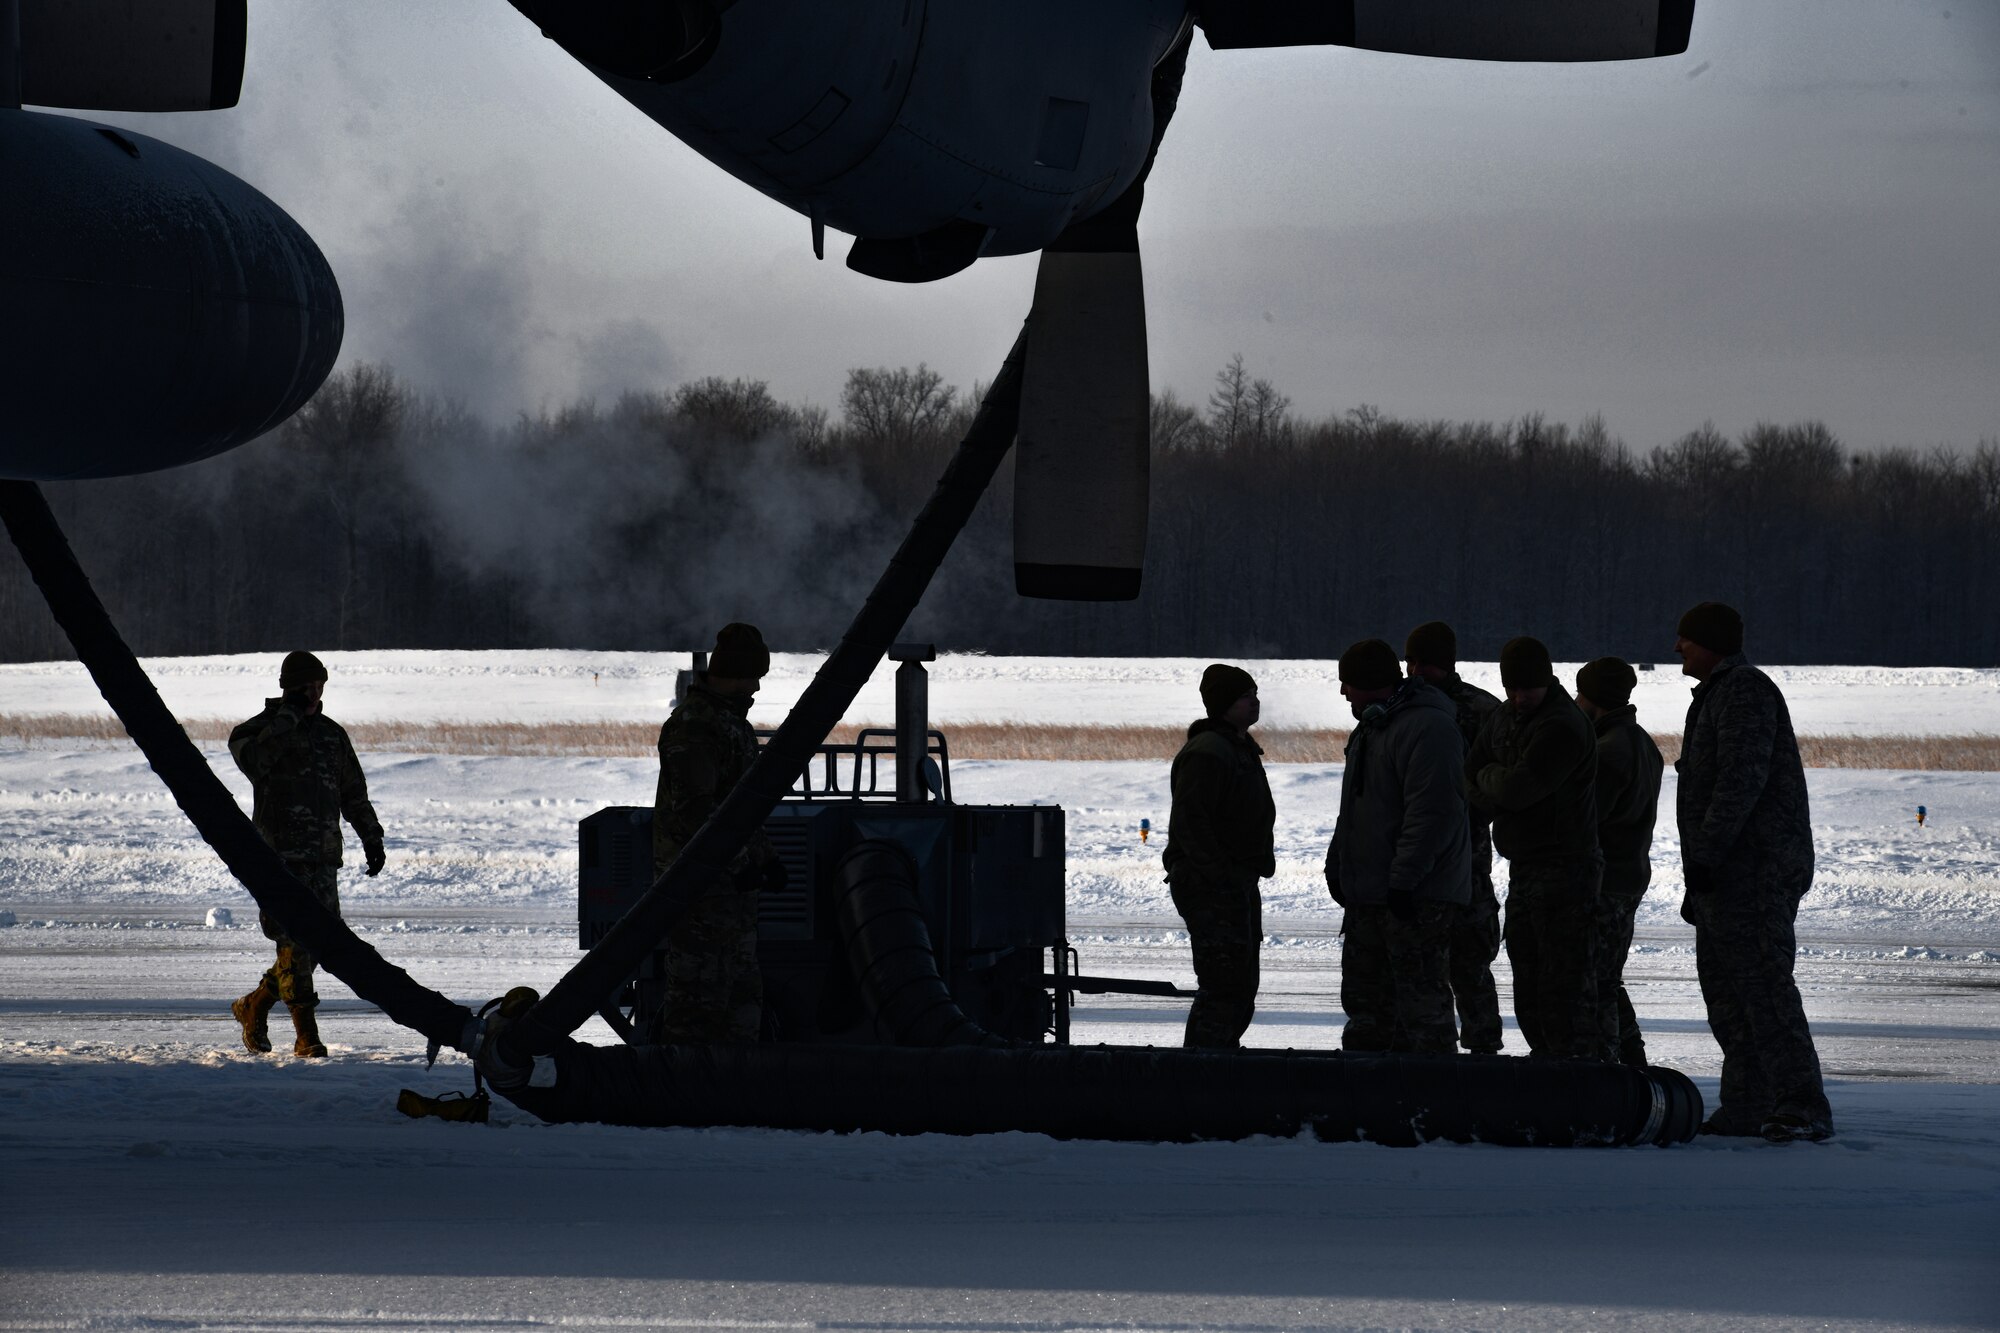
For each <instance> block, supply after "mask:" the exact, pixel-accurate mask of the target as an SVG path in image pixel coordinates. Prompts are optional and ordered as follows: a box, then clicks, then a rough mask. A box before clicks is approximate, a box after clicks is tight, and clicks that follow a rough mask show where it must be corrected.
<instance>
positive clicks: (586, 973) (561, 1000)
mask: <svg viewBox="0 0 2000 1333" xmlns="http://www.w3.org/2000/svg"><path fill="white" fill-rule="evenodd" d="M1025 342H1026V335H1025V333H1024V334H1023V335H1022V336H1021V337H1018V338H1016V339H1015V340H1014V349H1013V350H1012V351H1011V352H1009V353H1008V354H1007V360H1006V362H1005V363H1004V364H1003V365H1002V366H1001V367H1000V373H999V375H998V376H996V377H995V378H994V380H993V384H992V386H991V387H990V388H988V389H987V391H986V397H985V398H984V399H983V400H981V402H980V404H979V412H978V415H976V416H975V417H974V418H973V420H972V428H971V429H970V430H968V431H967V432H966V435H965V439H964V440H963V441H961V442H960V443H959V446H958V451H957V452H956V453H954V454H953V455H952V458H951V462H950V463H949V464H948V465H947V466H946V467H945V470H944V474H943V475H942V476H941V477H940V478H939V479H938V484H937V489H936V490H934V491H933V492H932V493H931V498H930V500H929V501H928V502H927V503H926V504H925V505H924V508H923V511H922V512H921V513H919V514H918V515H917V518H916V521H915V523H913V524H912V525H911V527H910V532H909V535H908V536H906V537H905V538H904V539H903V544H902V545H901V546H899V547H898V548H896V554H895V555H894V556H892V557H891V558H890V560H889V566H888V568H887V569H885V570H883V572H882V577H881V578H880V579H878V580H876V583H875V587H874V590H873V591H872V592H870V593H869V594H868V600H867V602H866V603H864V604H863V606H862V608H861V611H860V613H859V614H857V615H856V616H855V617H854V622H853V623H852V624H851V625H849V626H848V629H847V633H846V634H845V635H844V636H843V637H842V638H841V641H840V645H839V646H838V647H837V648H835V649H834V650H833V653H832V655H831V656H829V657H828V658H827V660H826V662H825V664H824V665H822V666H821V667H820V669H819V672H818V673H817V674H816V675H815V676H814V677H813V679H812V683H811V684H810V685H808V686H806V690H805V693H804V694H802V695H801V696H800V697H799V701H798V703H796V704H794V705H793V706H792V711H791V712H790V713H789V714H788V715H787V716H786V718H785V720H784V722H783V723H782V724H781V725H780V726H779V727H778V730H777V731H776V733H774V734H773V735H772V737H771V739H770V740H769V741H768V742H766V744H765V745H764V748H763V750H762V751H761V752H760V753H759V754H758V756H757V760H756V762H755V763H753V764H751V765H750V769H749V771H748V772H746V773H745V774H744V775H743V777H742V780H741V781H739V782H738V783H737V784H736V786H735V787H734V788H733V789H732V790H731V791H730V793H729V795H728V796H726V797H724V798H723V800H722V802H721V804H719V805H717V806H716V808H715V811H714V813H712V814H711V815H709V817H708V822H707V823H705V824H703V825H702V826H701V828H700V829H698V830H697V831H696V832H695V835H694V836H693V837H692V838H690V839H688V842H687V844H686V845H685V846H684V847H682V848H681V853H680V855H679V856H678V857H676V858H675V859H674V863H673V864H672V865H670V866H668V867H667V871H666V873H665V874H663V875H661V876H660V877H659V879H657V880H655V881H654V882H653V886H652V887H651V888H650V889H648V890H646V892H645V893H644V894H643V895H641V897H640V898H639V901H638V902H636V903H634V904H633V905H632V907H631V910H629V911H627V912H626V913H625V915H624V916H623V917H622V918H621V919H620V920H619V922H618V924H617V925H615V926H613V927H612V928H611V930H610V931H609V932H607V933H606V934H605V936H604V938H603V939H601V940H599V941H598V942H597V944H596V945H595V946H593V947H592V948H591V950H590V952H589V953H587V954H585V955H584V956H583V958H582V959H580V960H579V961H578V962H577V964H576V966H574V967H572V968H571V969H570V970H569V974H568V975H567V976H565V977H563V979H562V980H561V981H558V982H557V983H556V984H555V986H554V987H553V988H552V989H551V990H550V991H549V993H548V994H547V995H545V996H543V997H542V999H541V1000H540V1002H539V1003H537V1004H536V1005H535V1007H534V1008H533V1009H532V1010H530V1011H529V1012H528V1013H526V1014H524V1015H523V1016H522V1017H521V1018H520V1019H518V1020H516V1021H515V1022H514V1023H513V1024H512V1026H510V1028H509V1029H508V1031H507V1034H506V1036H505V1037H504V1038H503V1039H501V1040H500V1042H499V1043H498V1047H497V1049H496V1050H494V1051H493V1052H492V1058H493V1059H494V1060H495V1061H496V1062H497V1067H496V1069H493V1070H489V1076H490V1075H491V1074H493V1073H496V1072H498V1073H501V1074H502V1076H503V1077H504V1071H505V1070H506V1069H508V1068H513V1069H524V1068H526V1067H527V1066H528V1065H529V1064H530V1063H531V1062H530V1060H529V1059H528V1057H530V1056H534V1055H540V1054H545V1053H547V1052H550V1051H553V1050H555V1049H556V1047H557V1046H558V1044H559V1043H560V1042H561V1041H562V1039H563V1038H564V1037H565V1036H566V1035H567V1034H569V1033H571V1032H574V1031H575V1030H576V1029H577V1027H578V1025H580V1024H581V1023H583V1022H584V1020H586V1019H588V1018H589V1017H590V1016H591V1015H592V1014H594V1013H596V1012H597V1010H598V1007H599V1006H600V1005H602V1004H603V1003H605V1001H606V1000H607V999H609V998H610V997H611V996H612V995H613V994H614V993H615V992H616V991H617V990H618V989H619V987H621V986H623V985H624V984H625V979H626V978H627V977H629V976H631V975H632V973H633V971H634V970H636V969H637V968H638V966H639V963H640V961H641V960H642V959H644V958H645V957H646V955H647V954H649V953H651V952H652V951H653V950H654V949H656V948H658V947H659V943H660V941H661V940H662V939H664V938H665V937H666V933H667V930H668V929H669V928H670V927H671V926H672V925H673V923H674V922H675V921H676V920H678V919H679V918H680V916H681V914H682V913H683V912H685V911H686V910H687V905H688V904H689V903H690V902H692V901H693V900H694V898H695V897H696V896H697V895H698V894H700V893H701V892H702V891H703V890H704V889H705V888H706V887H707V886H708V885H709V884H710V883H712V882H713V881H714V879H715V877H716V876H717V875H718V874H720V873H721V871H722V869H723V867H724V866H725V865H727V864H728V862H729V860H730V858H732V857H733V856H735V855H736V853H737V851H738V850H739V849H740V848H742V847H743V845H744V844H745V843H746V842H748V841H749V839H750V835H751V834H752V833H753V832H755V831H756V830H757V829H758V828H759V827H761V826H762V824H763V822H764V820H765V819H766V818H767V817H769V815H770V813H771V811H772V809H773V808H774V807H775V806H776V805H777V804H778V802H779V800H780V799H782V798H783V796H784V794H785V793H786V792H787V791H789V790H790V789H791V787H792V784H793V783H794V782H796V781H798V777H799V774H800V773H802V772H804V771H805V767H806V765H807V764H809V763H810V762H812V758H813V756H814V755H815V754H816V753H817V752H818V750H819V746H820V743H821V742H822V741H824V740H825V739H826V737H827V735H828V734H829V733H830V732H831V731H832V730H833V729H834V727H835V726H836V725H838V724H839V722H840V719H841V717H842V716H844V715H845V714H846V712H847V709H848V707H849V706H850V705H851V704H852V703H853V702H854V699H855V696H856V695H858V694H859V693H860V692H861V687H862V686H864V685H866V684H867V683H868V678H869V677H870V676H872V675H874V674H875V668H876V667H877V666H879V665H880V664H881V662H882V657H883V655H884V654H885V653H887V652H888V651H889V645H890V644H892V643H894V642H895V640H896V635H897V634H898V633H900V632H901V630H902V628H903V624H904V622H905V621H907V620H908V619H909V618H910V613H911V612H912V611H914V610H915V609H916V606H917V603H918V601H920V600H921V599H922V597H923V595H924V590H925V589H926V588H928V587H929V586H930V582H931V578H932V577H933V576H934V575H935V574H936V573H937V571H938V566H939V565H941V564H943V563H944V558H945V556H946V554H947V553H948V552H949V551H950V550H951V544H952V542H953V540H954V539H956V538H957V536H958V534H959V531H960V530H961V529H962V528H964V526H965V523H966V520H967V519H969V518H971V517H972V511H973V508H974V507H975V506H976V505H977V504H978V503H979V497H980V496H981V495H982V494H984V493H985V490H986V487H987V484H988V483H989V482H991V481H992V479H993V474H994V472H995V471H996V470H998V468H999V466H1000V461H1001V460H1002V459H1003V458H1005V457H1006V456H1007V450H1008V449H1010V448H1011V447H1013V443H1014V431H1015V427H1016V424H1017V423H1018V421H1019V418H1020V407H1021V359H1022V347H1023V346H1024V344H1025Z"/></svg>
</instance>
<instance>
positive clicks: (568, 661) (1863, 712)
mask: <svg viewBox="0 0 2000 1333" xmlns="http://www.w3.org/2000/svg"><path fill="white" fill-rule="evenodd" d="M1667 647H1668V645H1667V644H1663V645H1662V646H1661V651H1662V654H1663V660H1662V661H1661V662H1660V663H1658V664H1655V665H1654V668H1653V669H1652V670H1651V671H1643V672H1641V674H1640V677H1639V688H1638V690H1637V691H1636V692H1635V693H1634V694H1633V697H1632V701H1633V702H1634V703H1635V704H1637V705H1638V706H1639V716H1640V717H1641V718H1642V719H1643V720H1644V721H1645V723H1646V725H1647V726H1648V727H1650V728H1651V729H1652V730H1654V731H1658V732H1678V731H1679V730H1680V728H1681V720H1682V719H1683V718H1684V717H1685V716H1686V714H1687V700H1688V689H1689V687H1690V686H1691V685H1692V683H1693V682H1691V681H1689V680H1687V679H1685V678H1684V677H1682V675H1681V674H1680V664H1679V662H1677V661H1674V660H1672V659H1671V658H1670V657H1667V656H1665V651H1666V648H1667ZM281 656H282V654H279V653H242V654H236V655H233V656H228V657H182V658H159V659H153V660H149V661H148V662H147V663H146V669H147V670H148V671H149V672H150V673H151V674H152V677H153V680H154V682H155V683H156V684H157V685H158V686H159V688H160V693H161V695H162V696H163V697H164V698H165V699H166V701H167V705H168V706H169V707H171V708H172V709H173V710H174V711H175V712H176V713H178V714H180V715H181V716H182V717H226V718H239V717H248V716H250V715H251V714H252V713H254V712H256V711H257V708H258V705H259V701H260V700H261V699H262V698H263V697H264V696H265V695H269V694H275V693H276V692H277V683H276V682H277V679H278V661H279V659H280V657H281ZM320 657H321V658H322V659H323V660H324V661H325V662H326V664H327V669H328V671H329V673H330V674H331V676H332V680H331V682H330V683H329V685H328V687H327V704H326V707H327V712H328V713H329V714H331V715H332V716H334V717H337V718H340V719H341V720H343V721H355V722H372V721H383V720H388V721H406V722H424V721H434V720H435V721H479V722H484V721H491V720H495V719H500V720H507V721H515V722H556V721H563V722H567V721H599V720H624V721H630V720H645V719H657V718H660V717H663V716H665V714H666V710H667V708H668V707H669V705H670V703H671V700H672V698H673V688H674V673H675V671H676V670H678V669H679V668H680V667H683V666H685V665H687V662H688V654H686V653H591V652H573V651H567V650H563V651H558V650H548V651H541V652H386V651H385V652H353V653H332V652H329V653H322V654H320ZM823 660H824V659H823V658H822V657H821V656H819V655H817V654H809V653H779V654H777V655H776V656H774V657H773V659H772V665H771V675H770V676H769V678H768V679H766V681H765V683H764V691H763V693H762V694H761V695H760V696H759V698H758V703H757V709H756V711H755V712H754V713H753V714H752V717H753V718H754V719H756V720H757V721H758V722H759V723H760V724H763V725H776V724H777V722H778V721H779V720H781V719H782V718H783V717H784V715H785V711H786V710H787V709H789V708H790V707H791V705H792V703H793V702H794V701H795V700H796V699H797V698H798V696H799V694H800V692H801V691H803V690H804V689H805V686H806V682H807V681H808V680H809V679H811V677H812V673H813V672H814V671H816V670H818V669H819V665H820V663H821V662H822V661H823ZM1207 663H1208V659H1206V658H1175V657H1164V658H1116V657H1109V658H1098V657H983V656H977V655H966V654H949V655H947V656H945V657H943V658H941V659H939V660H938V661H937V662H934V663H932V664H931V668H930V669H931V714H932V716H933V717H935V718H937V719H940V720H942V721H943V722H945V723H947V724H948V723H953V722H960V723H963V722H1048V723H1056V724H1060V725H1065V726H1076V725H1091V724H1096V725H1115V724H1124V723H1147V724H1159V723H1167V724H1173V723H1180V722H1185V721H1188V720H1190V719H1192V718H1194V717H1196V716H1199V714H1200V711H1201V709H1200V700H1199V697H1198V696H1197V693H1196V689H1195V686H1196V683H1197V682H1198V681H1199V680H1200V679H1201V672H1202V668H1203V667H1204V666H1206V665H1207ZM1242 665H1243V666H1244V667H1245V668H1247V669H1248V670H1249V671H1250V672H1251V674H1253V675H1254V676H1256V677H1257V683H1258V692H1259V694H1260V695H1261V696H1262V697H1263V700H1264V721H1265V723H1266V725H1269V726H1274V727H1346V726H1348V725H1350V723H1351V718H1350V717H1349V716H1348V712H1347V705H1346V704H1345V702H1344V701H1343V700H1342V699H1341V697H1340V683H1339V674H1338V663H1335V662H1330V661H1301V660H1290V659H1287V660H1273V661H1264V660H1255V659H1250V660H1244V661H1243V662H1242ZM1580 665H1581V663H1576V662H1569V663H1557V664H1556V670H1557V673H1558V675H1559V676H1560V677H1561V678H1562V680H1563V681H1564V682H1566V683H1568V682H1573V681H1574V680H1575V678H1576V669H1577V667H1578V666H1580ZM1767 669H1768V670H1769V671H1770V672H1771V674H1772V676H1773V677H1775V678H1776V679H1777V681H1778V683H1779V684H1780V685H1781V686H1783V688H1784V691H1785V697H1786V699H1787V700H1788V701H1789V703H1790V705H1791V709H1792V718H1793V721H1794V722H1795V723H1796V725H1797V727H1798V729H1799V730H1800V731H1801V732H1810V733H1815V734H1822V735H1853V736H1893V735H1918V736H1964V735H2000V669H1991V668H1988V669H1983V670H1975V669H1969V668H1966V669H1961V668H1955V667H1909V668H1903V667H1815V666H1788V667H1769V668H1767ZM1462 670H1463V672H1464V674H1465V677H1466V679H1468V680H1470V681H1472V682H1473V683H1475V684H1477V685H1481V686H1483V687H1485V688H1486V689H1489V690H1492V691H1494V692H1495V693H1498V692H1499V689H1500V669H1499V667H1498V666H1496V665H1495V664H1493V663H1491V662H1467V663H1464V664H1463V666H1462ZM893 679H894V666H893V664H884V665H883V667H882V668H881V670H879V671H877V672H876V673H875V676H874V679H873V680H871V681H870V682H869V684H868V687H867V688H866V689H864V690H863V691H862V693H861V697H860V699H859V700H858V701H857V702H856V704H855V706H854V708H853V709H852V710H850V712H849V714H848V719H847V720H848V721H849V722H855V723H862V722H873V723H887V722H890V721H892V720H893V719H894V717H895V688H894V685H893V683H892V682H893ZM87 712H107V710H106V709H105V707H104V702H103V700H101V699H100V698H98V695H97V690H96V688H95V687H94V686H93V685H92V684H91V683H90V677H89V676H88V675H87V674H86V673H85V672H84V670H83V668H82V667H81V666H79V665H77V664H76V663H74V662H32V663H26V664H18V665H5V666H0V713H87Z"/></svg>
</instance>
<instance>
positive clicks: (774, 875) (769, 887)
mask: <svg viewBox="0 0 2000 1333" xmlns="http://www.w3.org/2000/svg"><path fill="white" fill-rule="evenodd" d="M757 873H758V875H759V877H760V878H759V880H758V887H759V888H761V889H763V891H764V892H766V893H782V892H784V888H785V885H787V884H789V883H791V882H792V877H791V875H790V874H789V873H787V872H786V870H785V863H784V862H783V861H780V860H779V859H778V858H777V857H775V856H774V857H772V858H771V859H770V860H768V861H766V862H764V864H763V865H761V866H759V867H758V868H757Z"/></svg>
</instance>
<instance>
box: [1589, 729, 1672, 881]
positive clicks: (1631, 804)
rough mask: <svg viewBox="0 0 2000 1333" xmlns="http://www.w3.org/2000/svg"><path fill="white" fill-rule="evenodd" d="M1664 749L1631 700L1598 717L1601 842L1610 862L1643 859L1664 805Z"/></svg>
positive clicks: (1599, 835) (1598, 785)
mask: <svg viewBox="0 0 2000 1333" xmlns="http://www.w3.org/2000/svg"><path fill="white" fill-rule="evenodd" d="M1665 768H1666V761H1665V760H1664V759H1662V758H1661V757H1660V747H1659V746H1657V745H1655V744H1653V738H1652V737H1651V736H1649V735H1647V734H1646V729H1645V728H1644V727H1642V726H1640V725H1639V710H1638V709H1637V708H1635V707H1633V706H1632V705H1631V704H1626V705H1625V706H1624V707H1623V708H1614V709H1612V710H1611V711H1610V712H1608V713H1606V714H1605V715H1604V716H1603V717H1600V718H1598V719H1597V841H1598V842H1599V844H1601V845H1602V846H1603V848H1604V860H1605V862H1606V863H1607V864H1612V863H1617V862H1634V861H1635V862H1644V861H1645V860H1646V858H1647V856H1648V855H1649V854H1650V853H1651V851H1652V849H1653V823H1654V821H1655V819H1656V817H1657V816H1658V814H1659V809H1660V774H1661V773H1662V771H1664V769H1665Z"/></svg>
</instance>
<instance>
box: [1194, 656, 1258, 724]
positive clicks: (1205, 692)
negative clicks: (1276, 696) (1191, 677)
mask: <svg viewBox="0 0 2000 1333" xmlns="http://www.w3.org/2000/svg"><path fill="white" fill-rule="evenodd" d="M1256 688H1257V681H1256V678H1255V677H1253V676H1252V675H1251V674H1250V673H1249V672H1247V671H1245V670H1244V669H1243V668H1242V667H1233V666H1230V665H1229V664H1228V663H1226V662H1217V663H1215V664H1214V665H1213V666H1211V667H1209V669H1208V670H1206V671H1204V672H1202V673H1201V706H1202V707H1203V708H1205V709H1207V710H1208V715H1209V716H1210V717H1221V716H1222V715H1223V714H1224V713H1226V712H1228V711H1229V709H1230V706H1231V705H1233V704H1234V703H1235V702H1236V701H1237V700H1238V699H1241V698H1242V697H1243V696H1244V695H1246V694H1248V693H1250V691H1252V690H1254V689H1256Z"/></svg>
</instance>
